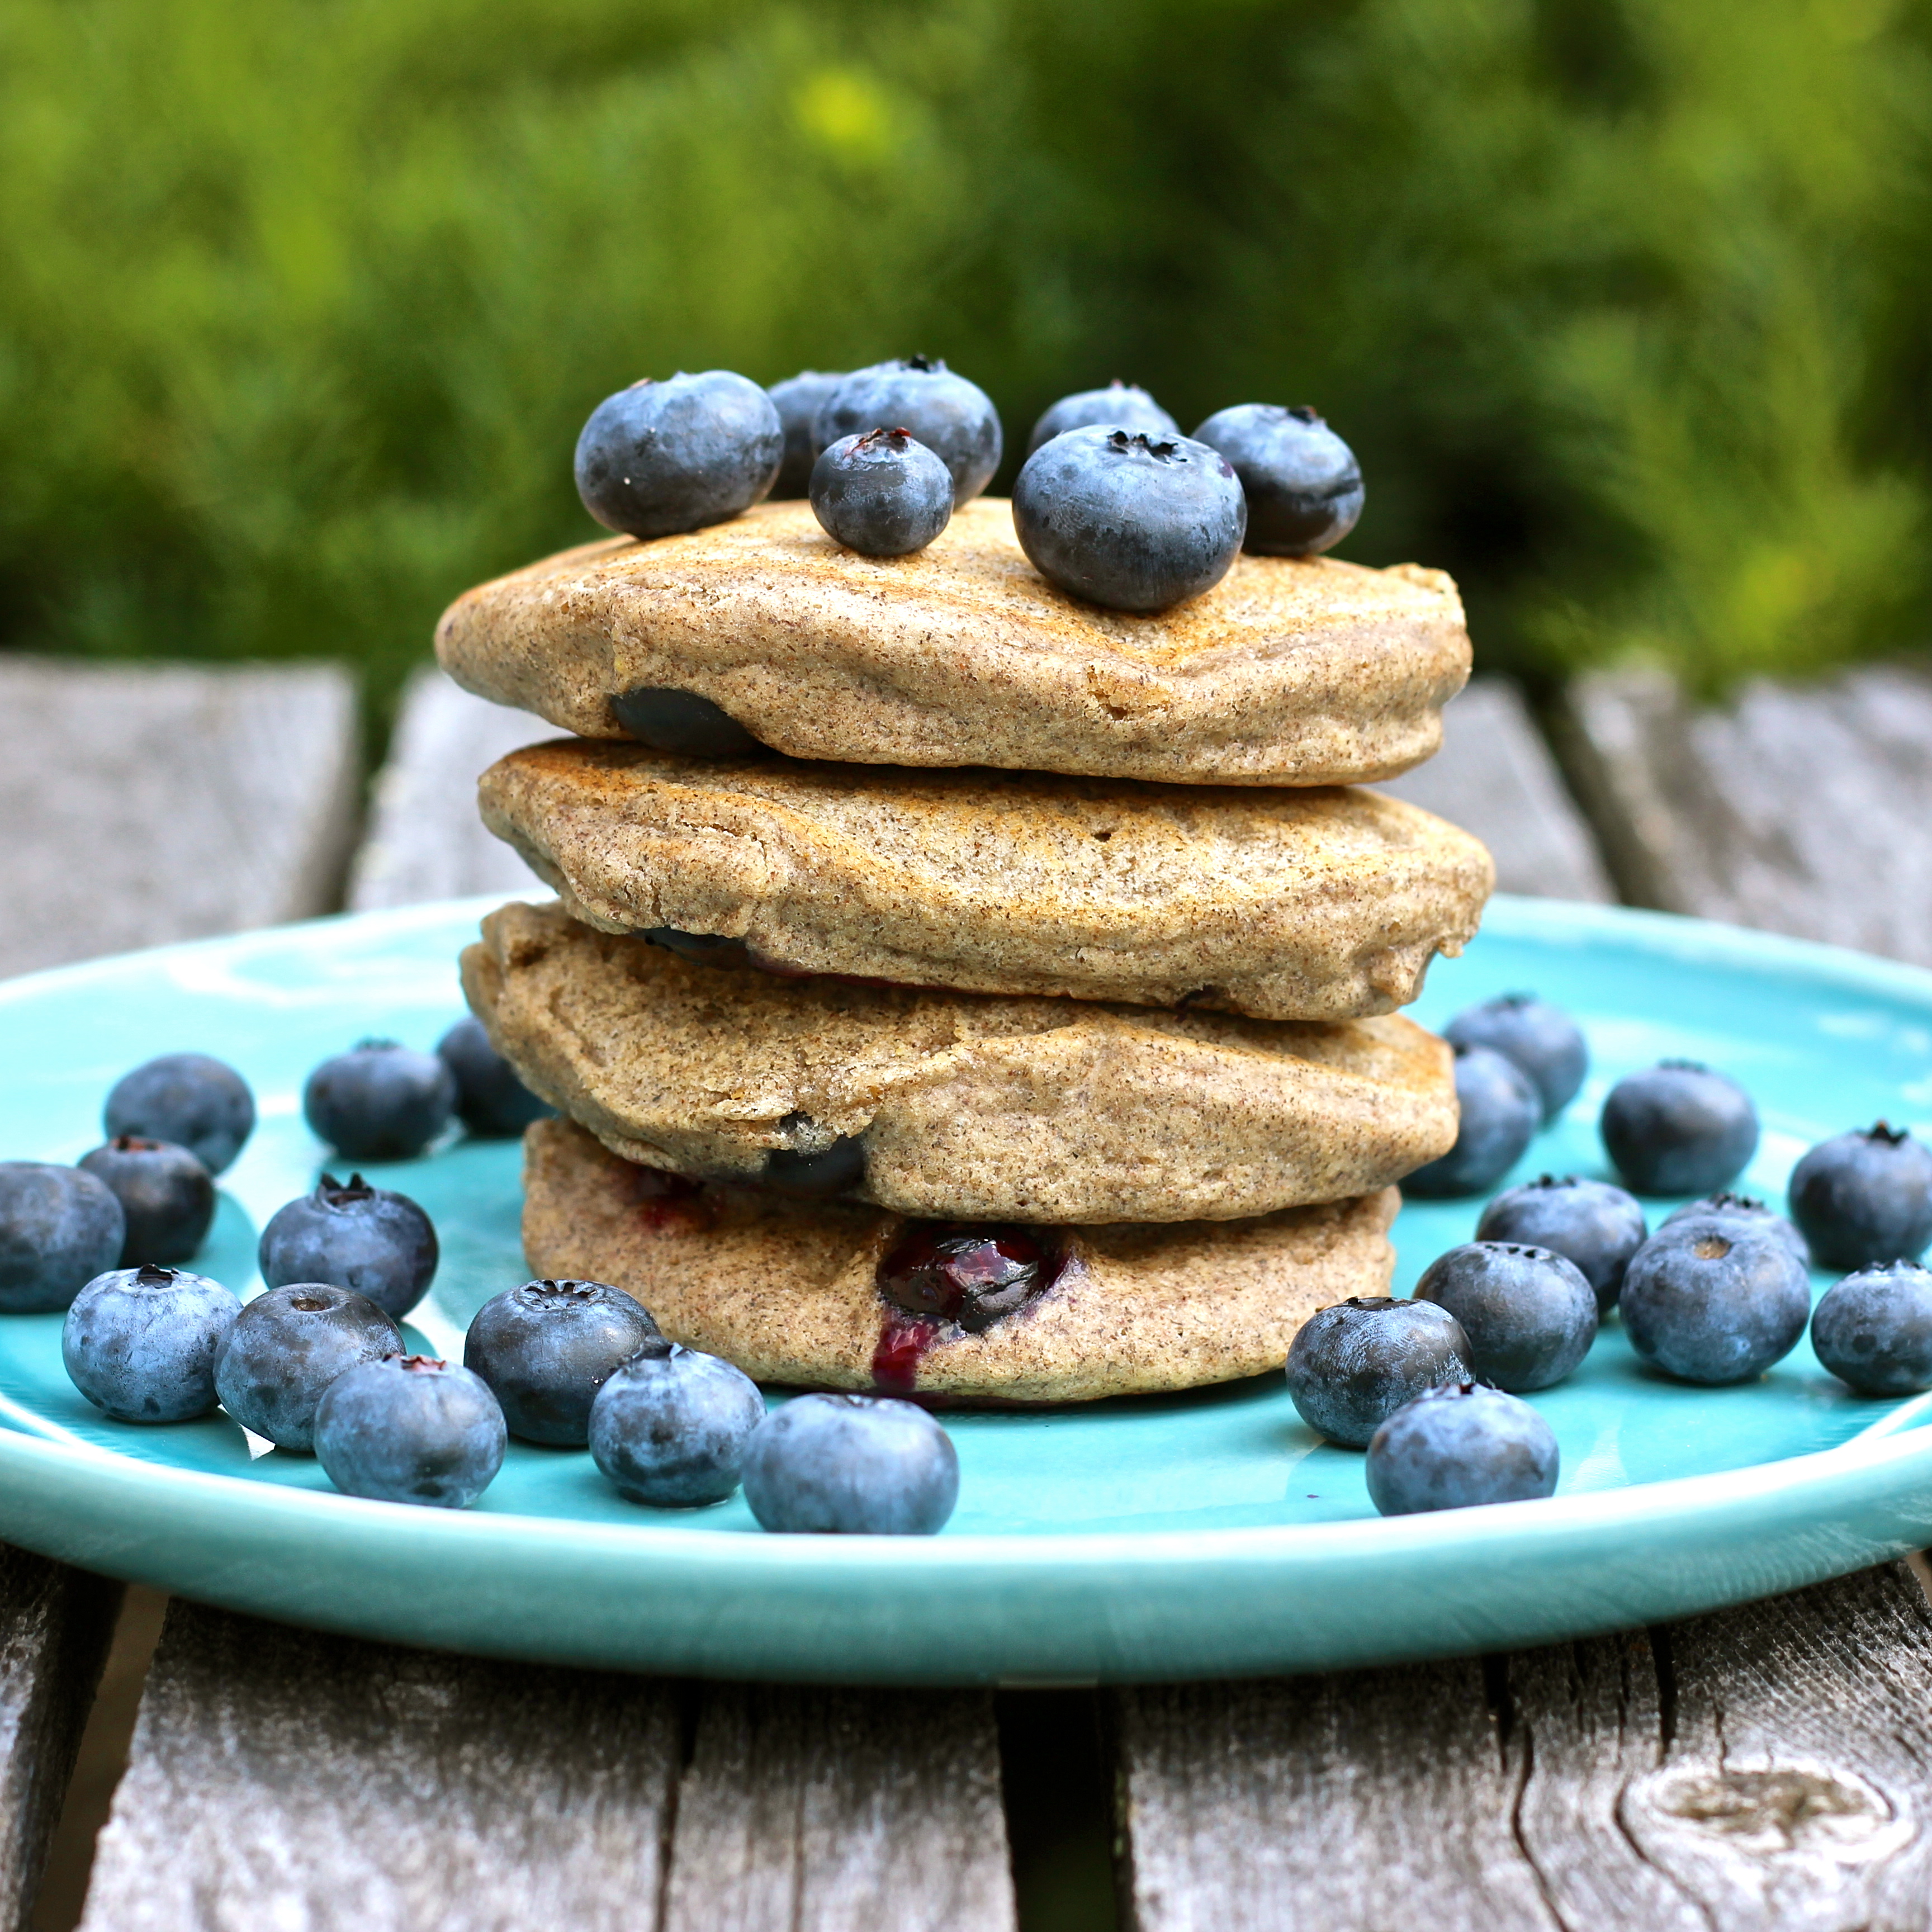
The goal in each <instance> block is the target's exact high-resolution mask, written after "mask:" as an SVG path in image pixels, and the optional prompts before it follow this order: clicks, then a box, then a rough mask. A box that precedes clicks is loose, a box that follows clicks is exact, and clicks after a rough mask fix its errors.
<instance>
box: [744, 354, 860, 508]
mask: <svg viewBox="0 0 1932 1932" xmlns="http://www.w3.org/2000/svg"><path fill="white" fill-rule="evenodd" d="M849 373H850V371H847V370H844V369H840V370H836V371H832V370H825V369H801V370H800V371H799V372H798V374H796V376H787V377H786V378H785V380H784V381H783V382H782V383H773V384H772V386H771V387H770V388H769V389H767V390H766V392H765V394H766V395H768V396H769V397H770V398H771V399H772V408H774V409H775V410H777V411H778V426H779V428H781V429H782V430H783V431H784V461H783V462H782V463H780V464H779V465H778V481H776V482H775V483H774V484H772V501H773V502H777V501H778V500H779V499H781V498H784V497H792V496H804V495H805V493H807V491H808V490H810V488H811V466H812V464H813V463H814V461H815V460H817V455H818V450H819V446H818V443H817V441H816V440H814V437H813V435H812V425H813V424H814V422H816V421H817V417H818V413H819V411H820V410H821V409H823V407H825V404H826V398H828V397H829V396H830V395H831V394H832V391H833V390H834V389H837V388H838V385H839V384H840V383H842V382H844V380H845V378H846V377H847V374H849Z"/></svg>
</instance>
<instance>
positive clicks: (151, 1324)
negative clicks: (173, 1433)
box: [61, 1265, 242, 1422]
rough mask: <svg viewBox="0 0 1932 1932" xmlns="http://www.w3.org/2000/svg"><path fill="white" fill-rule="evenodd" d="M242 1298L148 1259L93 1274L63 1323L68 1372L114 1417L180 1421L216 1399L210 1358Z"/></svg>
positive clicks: (202, 1410)
mask: <svg viewBox="0 0 1932 1932" xmlns="http://www.w3.org/2000/svg"><path fill="white" fill-rule="evenodd" d="M241 1312H242V1304H241V1303H240V1302H239V1301H238V1300H237V1299H236V1298H235V1296H233V1295H231V1294H230V1293H229V1292H228V1290H227V1289H225V1288H223V1286H222V1285H221V1284H220V1283H219V1282H218V1281H211V1280H208V1277H206V1276H205V1275H199V1274H185V1273H184V1272H183V1271H181V1270H179V1269H178V1268H158V1267H155V1266H154V1265H148V1266H147V1267H144V1268H116V1269H115V1270H114V1271H113V1272H112V1273H111V1274H104V1275H98V1276H96V1277H95V1279H94V1280H92V1281H91V1282H89V1283H88V1284H87V1286H86V1287H85V1288H83V1289H82V1290H81V1291H80V1293H79V1294H78V1295H76V1296H75V1297H74V1306H73V1307H71V1308H70V1309H69V1310H68V1312H67V1322H66V1324H65V1326H64V1327H63V1328H62V1330H61V1360H62V1361H63V1362H64V1363H65V1364H66V1366H67V1373H68V1380H69V1381H71V1382H72V1383H73V1384H74V1387H75V1388H77V1389H78V1390H80V1392H81V1394H83V1395H84V1396H85V1397H86V1398H87V1399H88V1400H89V1402H91V1403H93V1405H94V1406H95V1408H96V1409H100V1410H101V1411H103V1412H104V1413H105V1414H107V1415H111V1416H112V1417H113V1418H114V1419H115V1421H117V1422H185V1421H187V1420H188V1419H189V1418H190V1417H192V1416H196V1415H206V1414H207V1413H208V1411H209V1410H210V1409H212V1408H213V1407H214V1404H215V1388H214V1358H215V1357H216V1355H217V1354H218V1353H219V1352H220V1348H221V1344H222V1343H223V1341H224V1340H226V1337H227V1334H228V1331H229V1328H231V1327H232V1326H233V1324H234V1321H235V1318H236V1316H237V1315H239V1313H241Z"/></svg>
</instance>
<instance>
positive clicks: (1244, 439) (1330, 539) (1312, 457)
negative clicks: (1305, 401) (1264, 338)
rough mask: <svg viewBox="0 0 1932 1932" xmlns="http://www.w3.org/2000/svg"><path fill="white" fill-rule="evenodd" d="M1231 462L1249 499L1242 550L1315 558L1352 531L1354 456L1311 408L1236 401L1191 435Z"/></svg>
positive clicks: (1356, 484) (1356, 499)
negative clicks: (1292, 407)
mask: <svg viewBox="0 0 1932 1932" xmlns="http://www.w3.org/2000/svg"><path fill="white" fill-rule="evenodd" d="M1194 439H1195V440H1196V442H1197V443H1206V444H1207V445H1208V447H1209V448H1210V449H1218V450H1219V451H1220V452H1221V454H1222V455H1223V456H1225V457H1226V458H1227V459H1228V460H1229V462H1230V463H1232V464H1233V466H1234V468H1235V475H1238V477H1240V478H1241V487H1242V489H1243V490H1244V492H1245V493H1247V499H1248V529H1247V547H1248V548H1249V549H1250V550H1253V551H1254V552H1255V553H1256V554H1257V555H1258V556H1316V555H1317V554H1319V553H1320V552H1321V551H1323V550H1332V549H1334V547H1335V546H1336V544H1338V543H1340V541H1342V539H1343V538H1344V537H1345V536H1346V535H1348V534H1349V532H1350V531H1351V530H1352V529H1354V528H1355V520H1356V518H1357V517H1359V516H1360V515H1361V514H1362V504H1363V502H1364V490H1363V487H1362V472H1361V466H1360V465H1359V464H1358V463H1357V462H1356V460H1355V452H1354V451H1353V450H1352V449H1350V448H1349V446H1348V445H1347V444H1346V443H1344V442H1343V440H1342V439H1341V438H1340V437H1339V436H1337V434H1335V432H1334V431H1333V430H1332V429H1331V428H1329V427H1328V425H1327V424H1326V423H1325V422H1323V421H1322V419H1321V417H1320V416H1318V415H1316V413H1315V412H1314V410H1311V409H1307V408H1295V409H1283V408H1280V407H1278V406H1277V405H1276V404H1273V403H1238V404H1235V407H1233V408H1232V409H1227V410H1217V412H1216V413H1215V414H1214V415H1213V416H1210V417H1209V418H1208V420H1207V421H1206V422H1204V423H1203V424H1202V425H1201V427H1200V428H1199V429H1197V430H1196V431H1195V432H1194Z"/></svg>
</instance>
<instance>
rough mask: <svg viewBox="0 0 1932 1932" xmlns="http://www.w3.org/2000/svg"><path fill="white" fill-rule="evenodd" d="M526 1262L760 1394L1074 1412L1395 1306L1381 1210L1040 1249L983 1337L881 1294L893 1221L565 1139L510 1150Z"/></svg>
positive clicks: (1085, 1239) (1216, 1370)
mask: <svg viewBox="0 0 1932 1932" xmlns="http://www.w3.org/2000/svg"><path fill="white" fill-rule="evenodd" d="M523 1184H524V1200H523V1247H524V1252H525V1254H526V1257H527V1259H528V1261H529V1266H530V1268H531V1269H532V1271H534V1272H535V1274H538V1275H543V1276H548V1277H552V1278H571V1277H574V1278H576V1279H578V1280H592V1281H604V1282H608V1283H611V1284H612V1285H613V1286H616V1287H619V1288H622V1289H625V1290H626V1291H627V1292H629V1293H630V1294H631V1295H634V1296H636V1297H637V1299H638V1300H639V1301H641V1302H642V1303H643V1304H644V1306H645V1307H646V1308H648V1309H649V1310H650V1312H651V1313H652V1315H653V1316H655V1317H656V1319H657V1322H658V1326H659V1327H660V1328H662V1329H663V1331H664V1333H665V1334H666V1335H667V1336H669V1337H670V1338H671V1340H673V1341H676V1342H681V1343H684V1344H685V1346H687V1347H688V1348H693V1349H703V1350H704V1351H705V1352H706V1353H708V1354H710V1355H722V1356H724V1358H726V1359H727V1361H733V1362H735V1363H736V1364H737V1365H738V1367H740V1368H741V1369H742V1370H745V1373H747V1374H748V1375H750V1376H754V1377H756V1378H757V1379H758V1380H759V1381H760V1382H779V1383H785V1384H790V1385H795V1386H802V1387H805V1388H829V1389H874V1388H877V1389H885V1390H888V1391H890V1392H892V1393H893V1394H911V1395H914V1396H917V1397H923V1398H926V1399H928V1400H939V1401H942V1402H944V1401H952V1402H960V1403H973V1402H975V1401H980V1402H995V1403H1058V1402H1087V1401H1091V1400H1094V1399H1095V1398H1097V1397H1102V1396H1112V1395H1129V1394H1139V1393H1145V1392H1148V1391H1156V1390H1167V1389H1185V1388H1200V1387H1202V1386H1204V1385H1207V1384H1208V1383H1212V1382H1227V1381H1230V1380H1232V1379H1234V1378H1235V1377H1236V1376H1251V1375H1259V1374H1260V1373H1262V1372H1263V1371H1264V1370H1270V1369H1278V1368H1280V1367H1281V1365H1282V1364H1283V1362H1284V1361H1286V1359H1287V1356H1288V1347H1289V1343H1290V1342H1291V1341H1292V1340H1293V1338H1294V1336H1295V1331H1296V1330H1297V1329H1298V1328H1299V1327H1300V1326H1301V1324H1302V1323H1303V1322H1304V1321H1305V1320H1307V1318H1308V1316H1310V1315H1311V1314H1313V1313H1314V1311H1315V1310H1316V1309H1318V1308H1322V1307H1326V1306H1328V1304H1330V1303H1331V1302H1334V1301H1342V1300H1343V1299H1344V1298H1346V1297H1348V1296H1349V1295H1385V1294H1386V1293H1387V1292H1388V1282H1389V1276H1390V1273H1391V1269H1392V1268H1393V1266H1394V1259H1395V1257H1394V1250H1393V1249H1392V1248H1391V1247H1390V1245H1389V1242H1388V1226H1389V1223H1390V1222H1391V1220H1393V1218H1394V1214H1395V1211H1396V1208H1397V1197H1396V1195H1395V1193H1394V1190H1392V1189H1391V1190H1382V1192H1380V1193H1375V1194H1371V1195H1370V1196H1367V1197H1366V1198H1365V1199H1360V1200H1355V1201H1347V1202H1340V1203H1339V1204H1337V1205H1332V1206H1328V1207H1316V1208H1291V1209H1289V1210H1288V1211H1286V1212H1285V1213H1281V1214H1270V1215H1268V1216H1265V1217H1262V1218H1261V1219H1259V1220H1247V1221H1215V1222H1199V1221H1194V1222H1178V1223H1167V1224H1166V1225H1165V1226H1158V1227H1147V1226H1111V1227H1089V1228H1079V1229H1066V1230H1062V1231H1055V1233H1054V1235H1053V1237H1052V1241H1051V1243H1050V1245H1051V1247H1052V1250H1053V1251H1054V1254H1055V1260H1056V1261H1057V1262H1058V1274H1057V1275H1055V1277H1053V1278H1052V1286H1049V1287H1048V1288H1046V1289H1045V1291H1044V1292H1042V1293H1040V1295H1037V1297H1036V1298H1034V1299H1033V1300H1031V1301H1028V1302H1027V1303H1025V1304H1024V1305H1023V1306H1022V1307H1020V1308H1019V1310H1017V1312H1016V1313H1011V1314H1009V1315H1007V1316H1004V1317H1002V1318H1001V1319H998V1320H997V1321H995V1322H993V1323H992V1325H991V1326H989V1327H988V1328H985V1329H983V1331H981V1332H980V1333H978V1334H969V1333H968V1332H966V1331H965V1329H963V1328H961V1327H960V1326H959V1325H958V1324H957V1323H956V1322H937V1321H930V1322H920V1321H919V1320H916V1319H912V1318H910V1317H908V1316H906V1315H905V1314H904V1313H901V1312H899V1311H898V1310H895V1308H894V1307H892V1304H889V1302H887V1301H886V1300H885V1299H884V1298H883V1296H882V1295H880V1292H879V1286H878V1273H879V1266H880V1262H882V1261H883V1260H884V1259H885V1258H886V1256H888V1255H889V1254H890V1253H892V1250H894V1249H895V1247H896V1246H897V1245H898V1243H899V1242H900V1241H901V1239H902V1238H904V1235H905V1234H906V1232H907V1228H906V1224H905V1223H904V1222H903V1221H902V1220H901V1219H900V1218H899V1217H898V1216H896V1215H893V1214H884V1213H881V1212H880V1211H878V1210H877V1209H874V1208H860V1207H852V1206H847V1205H844V1204H841V1203H832V1204H819V1205H814V1206H810V1207H806V1206H803V1205H799V1204H798V1203H796V1202H786V1201H784V1200H782V1199H778V1198H777V1197H775V1196H772V1195H770V1194H769V1193H765V1192H764V1191H763V1190H757V1189H754V1188H747V1187H735V1186H732V1185H730V1184H706V1185H702V1186H698V1187H690V1186H689V1185H688V1184H686V1185H685V1186H684V1187H682V1188H681V1189H680V1188H679V1184H676V1182H674V1181H671V1180H670V1178H669V1177H667V1176H665V1175H662V1174H661V1173H660V1172H657V1171H656V1170H654V1169H649V1168H639V1167H634V1166H631V1164H630V1163H628V1162H625V1161H623V1160H619V1158H618V1157H616V1155H614V1154H611V1153H610V1152H609V1151H607V1149H606V1148H603V1147H602V1146H601V1145H599V1144H598V1142H597V1141H596V1140H595V1139H593V1138H592V1136H590V1135H589V1134H588V1133H586V1132H585V1131H584V1130H583V1129H582V1128H580V1127H577V1126H574V1124H572V1123H571V1122H570V1121H539V1122H538V1124H537V1125H536V1126H535V1127H532V1128H531V1129H530V1130H529V1133H528V1135H527V1136H526V1139H525V1142H524V1172H523Z"/></svg>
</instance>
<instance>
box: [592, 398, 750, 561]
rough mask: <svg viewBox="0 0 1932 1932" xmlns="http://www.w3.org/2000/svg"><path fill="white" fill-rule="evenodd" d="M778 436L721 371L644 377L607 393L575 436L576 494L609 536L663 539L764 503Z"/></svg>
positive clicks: (721, 520) (719, 520) (723, 519)
mask: <svg viewBox="0 0 1932 1932" xmlns="http://www.w3.org/2000/svg"><path fill="white" fill-rule="evenodd" d="M784 449H785V434H784V426H783V425H782V424H781V422H779V420H778V410H776V408H775V407H773V405H772V399H771V398H770V397H769V396H768V395H766V394H765V392H764V391H763V390H762V389H760V388H759V387H758V386H757V383H754V382H752V381H751V380H749V379H748V378H747V377H743V376H736V375H733V374H732V373H731V371H730V370H728V369H707V370H706V371H704V372H703V374H702V375H697V376H687V375H686V374H685V373H684V372H683V371H682V370H679V371H678V373H677V374H676V375H675V376H673V377H670V379H669V380H667V381H665V382H661V383H658V382H653V381H652V380H650V379H649V377H646V379H645V380H643V382H641V383H632V384H631V386H630V387H629V388H628V389H619V391H618V392H617V393H616V395H614V396H606V397H605V398H604V400H603V401H601V403H599V404H598V405H597V407H595V409H594V410H592V411H591V412H590V420H589V422H586V424H585V425H583V434H582V435H580V437H578V438H577V494H578V496H580V497H582V498H583V507H584V508H586V510H588V511H589V512H590V514H592V516H593V517H595V518H596V519H597V520H598V522H599V523H601V524H602V525H603V526H604V528H605V529H607V530H622V531H623V532H625V534H627V535H630V536H634V537H667V536H672V535H676V533H677V532H679V531H680V530H697V529H703V527H704V526H705V525H706V524H707V523H723V522H724V521H725V520H727V518H730V517H735V516H737V515H738V514H740V512H742V511H745V510H748V509H749V508H751V505H753V504H754V503H756V502H760V501H762V500H763V497H764V496H765V494H766V492H767V491H768V490H769V489H770V488H771V487H772V483H773V482H774V481H775V480H776V478H777V476H778V465H779V463H780V461H781V459H782V458H783V457H784Z"/></svg>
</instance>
